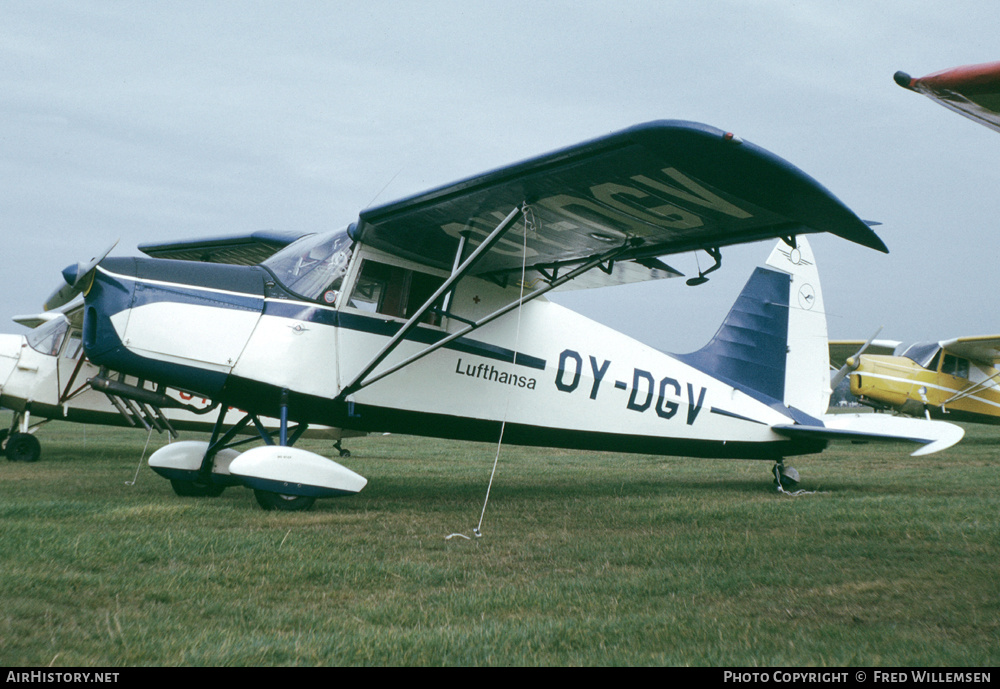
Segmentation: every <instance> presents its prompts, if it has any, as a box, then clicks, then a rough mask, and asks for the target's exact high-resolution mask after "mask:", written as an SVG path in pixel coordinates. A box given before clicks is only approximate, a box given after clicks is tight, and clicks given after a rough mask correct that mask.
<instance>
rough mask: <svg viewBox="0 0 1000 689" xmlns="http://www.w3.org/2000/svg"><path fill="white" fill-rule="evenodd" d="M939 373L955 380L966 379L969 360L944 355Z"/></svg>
mask: <svg viewBox="0 0 1000 689" xmlns="http://www.w3.org/2000/svg"><path fill="white" fill-rule="evenodd" d="M941 373H947V374H948V375H949V376H955V377H956V378H968V377H969V360H968V359H963V358H962V357H958V356H955V355H954V354H945V355H944V361H943V362H942V364H941Z"/></svg>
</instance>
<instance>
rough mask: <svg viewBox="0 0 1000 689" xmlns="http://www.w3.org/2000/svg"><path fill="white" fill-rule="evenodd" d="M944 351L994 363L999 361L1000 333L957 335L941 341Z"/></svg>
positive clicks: (973, 359)
mask: <svg viewBox="0 0 1000 689" xmlns="http://www.w3.org/2000/svg"><path fill="white" fill-rule="evenodd" d="M941 347H943V348H944V349H945V350H946V351H948V352H950V353H951V354H955V355H956V356H961V357H965V358H966V359H971V360H972V361H977V362H981V363H984V364H989V365H994V364H997V363H1000V335H983V336H980V337H958V338H955V339H953V340H945V341H944V342H942V343H941Z"/></svg>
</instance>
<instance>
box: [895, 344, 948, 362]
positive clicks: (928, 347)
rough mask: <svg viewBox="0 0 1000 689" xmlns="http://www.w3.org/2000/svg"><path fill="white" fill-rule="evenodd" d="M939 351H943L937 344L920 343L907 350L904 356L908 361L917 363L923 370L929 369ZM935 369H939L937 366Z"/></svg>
mask: <svg viewBox="0 0 1000 689" xmlns="http://www.w3.org/2000/svg"><path fill="white" fill-rule="evenodd" d="M939 349H941V347H940V346H939V345H938V343H937V342H920V343H917V344H914V345H910V346H909V347H908V348H907V350H906V351H905V352H903V356H905V357H906V358H907V359H911V360H913V361H915V362H916V363H917V364H919V365H920V366H922V367H923V368H929V367H930V363H931V360H932V359H933V358H934V355H935V354H937V353H938V350H939ZM934 368H937V367H936V366H935V367H934Z"/></svg>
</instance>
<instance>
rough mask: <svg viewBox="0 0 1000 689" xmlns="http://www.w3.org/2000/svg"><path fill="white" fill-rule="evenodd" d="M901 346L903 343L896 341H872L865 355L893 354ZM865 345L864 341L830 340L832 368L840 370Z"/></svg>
mask: <svg viewBox="0 0 1000 689" xmlns="http://www.w3.org/2000/svg"><path fill="white" fill-rule="evenodd" d="M900 344H902V343H901V342H897V341H896V340H872V342H871V344H869V345H868V347H867V348H866V349H865V354H893V353H895V351H896V347H898V346H899V345H900ZM864 345H865V341H864V340H830V343H829V346H830V366H833V367H834V368H840V367H841V366H843V365H844V364H845V363H847V359H848V358H849V357H852V356H854V355H855V354H857V353H858V350H859V349H861V348H862V347H864Z"/></svg>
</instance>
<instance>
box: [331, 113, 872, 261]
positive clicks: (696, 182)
mask: <svg viewBox="0 0 1000 689" xmlns="http://www.w3.org/2000/svg"><path fill="white" fill-rule="evenodd" d="M523 204H527V210H526V212H525V214H524V222H523V223H521V225H522V226H520V227H518V228H517V229H516V230H511V231H509V232H508V233H507V235H506V236H505V237H504V238H503V239H502V240H501V241H500V242H499V243H497V244H496V245H494V246H493V247H492V248H491V249H490V251H489V253H488V254H487V255H486V256H484V257H483V258H482V259H481V260H480V261H479V262H478V263H477V265H476V267H475V269H474V270H473V271H472V272H473V274H477V275H481V276H487V277H490V276H494V275H495V276H503V275H509V274H513V273H517V274H518V275H519V274H520V271H521V270H522V259H523V262H524V267H525V268H526V269H528V270H540V271H547V272H550V273H551V272H552V271H557V270H559V269H560V268H562V267H563V266H573V265H575V264H580V263H582V262H584V261H585V260H587V259H590V258H592V257H594V256H598V255H601V254H603V253H604V252H607V251H608V250H609V249H613V248H615V247H625V248H626V249H627V251H625V252H624V253H622V254H621V255H619V256H618V258H617V261H616V262H622V261H635V260H646V259H651V258H654V257H657V256H665V255H669V254H676V253H680V252H685V251H692V250H697V249H718V248H719V247H722V246H728V245H732V244H741V243H746V242H754V241H758V240H764V239H770V238H775V237H792V236H794V235H797V234H806V233H814V232H830V233H832V234H836V235H838V236H840V237H843V238H845V239H849V240H851V241H854V242H857V243H859V244H862V245H864V246H867V247H871V248H874V249H878V250H879V251H885V252H887V249H886V247H885V245H884V244H883V243H882V240H880V239H879V238H878V236H877V235H875V233H874V232H873V231H872V230H871V228H870V227H868V225H867V224H866V223H865V222H864V221H862V220H861V219H860V218H858V217H857V216H856V215H855V214H854V213H853V212H851V211H850V210H849V209H848V208H847V207H846V206H845V205H844V204H843V203H841V202H840V201H839V200H838V199H837V198H835V197H834V196H833V195H832V194H831V193H830V192H829V191H827V190H826V189H824V188H823V187H822V186H821V185H820V184H819V183H817V182H816V181H815V180H813V179H812V178H811V177H809V176H807V175H806V174H805V173H803V172H802V171H800V170H798V169H797V168H795V167H794V166H792V165H791V164H789V163H788V162H786V161H784V160H782V159H781V158H778V157H777V156H775V155H773V154H771V153H769V152H768V151H765V150H764V149H762V148H760V147H758V146H756V145H754V144H752V143H750V142H746V141H742V140H741V139H739V137H736V136H733V135H732V134H730V133H727V132H724V131H722V130H720V129H715V128H714V127H709V126H707V125H702V124H696V123H691V122H681V121H658V122H651V123H648V124H643V125H638V126H635V127H631V128H629V129H625V130H623V131H620V132H618V133H615V134H611V135H608V136H605V137H603V138H599V139H595V140H593V141H589V142H585V143H582V144H578V145H576V146H572V147H570V148H566V149H562V150H560V151H556V152H554V153H549V154H547V155H543V156H539V157H537V158H532V159H530V160H527V161H524V162H521V163H517V164H514V165H510V166H508V167H504V168H500V169H498V170H494V171H492V172H487V173H484V174H481V175H477V176H475V177H470V178H468V179H465V180H461V181H459V182H455V183H453V184H449V185H446V186H443V187H439V188H437V189H433V190H431V191H428V192H425V193H421V194H417V195H415V196H412V197H409V198H406V199H403V200H401V201H396V202H393V203H389V204H386V205H383V206H379V207H375V208H370V209H368V210H365V211H363V212H362V213H361V214H360V216H359V219H358V222H357V223H356V224H354V225H352V226H351V228H350V233H351V236H352V238H354V239H355V240H359V241H363V242H365V243H366V244H368V245H370V246H374V247H375V248H378V249H381V250H383V251H386V252H389V253H391V254H394V255H396V256H401V257H404V258H408V259H411V260H414V261H417V262H419V263H422V264H425V265H429V266H434V267H437V268H441V269H444V270H450V269H451V268H452V265H453V263H454V259H455V255H456V253H457V250H458V245H459V238H460V237H461V236H463V235H465V236H467V237H468V239H469V242H470V243H471V244H474V245H478V244H479V243H480V242H481V241H482V240H483V238H484V237H485V236H486V235H488V234H489V233H490V232H491V231H492V230H493V229H494V228H495V227H497V226H498V225H499V224H500V222H501V221H502V220H503V219H504V217H506V216H507V215H508V214H509V213H510V212H511V211H512V210H513V209H515V208H518V207H521V206H522V205H523Z"/></svg>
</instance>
